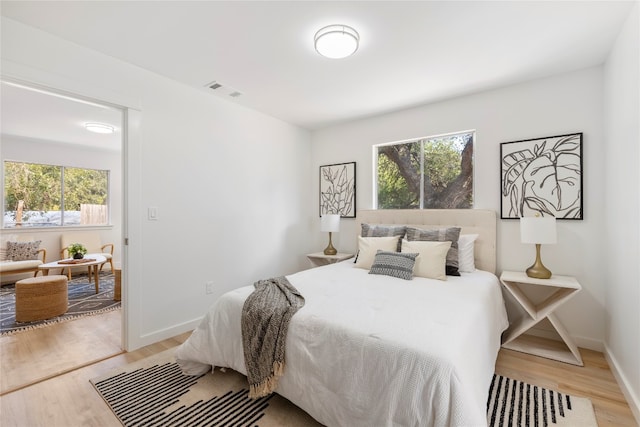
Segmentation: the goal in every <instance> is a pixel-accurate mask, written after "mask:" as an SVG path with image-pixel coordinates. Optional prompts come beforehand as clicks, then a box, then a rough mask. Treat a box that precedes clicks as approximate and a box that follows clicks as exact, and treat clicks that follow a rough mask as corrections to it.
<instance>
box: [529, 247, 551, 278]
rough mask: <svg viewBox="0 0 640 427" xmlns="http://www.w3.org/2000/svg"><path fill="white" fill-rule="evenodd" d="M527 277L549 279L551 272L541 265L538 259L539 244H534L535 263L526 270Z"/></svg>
mask: <svg viewBox="0 0 640 427" xmlns="http://www.w3.org/2000/svg"><path fill="white" fill-rule="evenodd" d="M526 273H527V276H529V277H533V278H535V279H548V278H550V277H551V271H550V270H549V269H548V268H547V267H545V266H544V264H542V260H541V259H540V244H536V262H534V263H533V265H532V266H531V267H529V268H527V270H526Z"/></svg>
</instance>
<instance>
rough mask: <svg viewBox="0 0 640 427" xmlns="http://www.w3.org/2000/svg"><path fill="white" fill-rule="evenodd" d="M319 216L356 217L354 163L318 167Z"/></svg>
mask: <svg viewBox="0 0 640 427" xmlns="http://www.w3.org/2000/svg"><path fill="white" fill-rule="evenodd" d="M319 208H320V209H319V211H320V216H322V215H324V214H340V217H341V218H355V217H356V162H348V163H336V164H333V165H323V166H320V201H319Z"/></svg>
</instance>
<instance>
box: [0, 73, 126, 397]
mask: <svg viewBox="0 0 640 427" xmlns="http://www.w3.org/2000/svg"><path fill="white" fill-rule="evenodd" d="M1 83H2V118H1V119H2V123H1V129H2V134H1V138H2V159H1V160H2V177H3V184H4V179H5V167H4V165H5V161H11V162H24V163H37V164H41V165H58V166H62V167H67V168H68V167H71V168H85V169H94V170H106V171H108V172H109V178H108V197H107V200H108V203H107V206H108V221H106V223H102V224H95V223H94V224H86V223H85V224H81V225H75V226H74V225H73V223H72V222H70V221H72V220H70V219H69V218H71V216H72V215H67V220H65V219H61V220H60V223H59V224H56V223H55V220H51V222H48V223H46V224H43V223H41V224H36V223H28V218H26V220H27V221H23V222H21V224H20V227H16V226H15V221H14V223H13V224H11V221H10V220H7V218H10V215H9V216H7V213H8V212H10V211H11V209H10V207H8V206H5V203H4V201H3V212H2V213H3V224H2V227H3V230H2V233H3V234H8V233H11V234H17V235H21V234H23V235H24V234H30V235H37V238H38V240H41V245H42V247H43V248H45V249H46V250H47V262H50V261H55V260H57V259H60V258H61V255H60V250H61V248H60V236H61V234H62V233H64V232H65V230H66V231H70V230H71V228H73V230H74V231H75V230H78V229H85V230H86V229H90V230H91V231H92V232H96V233H99V234H100V235H101V236H102V237H103V241H108V242H113V243H114V249H115V250H114V255H113V259H114V264H115V266H116V269H119V268H121V265H122V264H123V261H124V256H125V254H124V252H123V249H124V248H123V237H122V236H123V235H124V230H125V227H124V224H125V221H124V218H125V217H124V199H125V196H124V194H125V192H124V188H125V185H124V181H125V180H124V176H125V174H124V168H123V165H124V163H125V162H124V155H123V153H124V152H125V150H124V147H125V144H126V131H125V129H126V116H127V112H126V109H124V108H122V107H119V106H116V105H112V104H109V103H105V102H101V101H98V100H94V99H88V98H85V97H82V96H77V95H74V94H69V93H65V92H63V91H57V90H55V89H50V88H46V87H42V86H39V85H35V84H25V83H23V82H19V81H14V80H11V79H3V80H2V82H1ZM87 124H100V125H104V126H107V127H111V130H112V132H110V133H91V132H90V131H89V130H88V127H87V126H86V125H87ZM105 129H108V128H103V129H102V130H105ZM63 185H64V184H63ZM3 187H4V185H3ZM62 199H63V200H64V196H62ZM26 209H27V210H28V209H29V206H26ZM36 209H37V207H36ZM59 209H60V210H61V212H62V214H61V216H63V217H64V210H65V208H64V204H62V205H61V207H60V208H59ZM53 210H55V208H53ZM53 216H55V215H53ZM14 217H15V215H14ZM14 219H15V218H14ZM7 225H9V228H6V227H7ZM70 227H71V228H70ZM107 265H108V264H107ZM105 270H107V271H109V270H108V267H106V268H105ZM9 279H10V280H12V278H9ZM3 282H5V277H3ZM125 295H126V292H123V293H122V297H123V299H124V297H125ZM123 313H124V310H123V309H120V310H118V311H116V312H109V313H104V314H99V315H93V316H88V317H82V318H78V319H75V320H72V321H69V322H63V323H59V324H55V325H51V326H46V327H44V328H40V329H34V330H31V331H24V332H18V333H15V334H12V335H5V336H2V337H0V347H1V355H2V371H3V372H2V374H3V375H2V377H3V381H2V389H1V390H0V394H4V393H7V392H10V391H12V390H16V389H19V388H22V387H25V386H27V385H30V384H33V383H36V382H39V381H42V380H44V379H47V378H50V377H52V376H55V375H59V374H61V373H64V372H69V371H71V370H74V369H77V368H78V367H81V366H85V365H87V364H91V363H95V362H96V361H98V360H103V359H105V358H108V357H111V356H113V355H114V354H119V353H121V352H122V348H123V337H124V332H123V331H124V330H125V328H124V323H123V318H124V316H123Z"/></svg>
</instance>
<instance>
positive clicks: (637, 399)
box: [604, 344, 640, 425]
mask: <svg viewBox="0 0 640 427" xmlns="http://www.w3.org/2000/svg"><path fill="white" fill-rule="evenodd" d="M604 357H605V359H606V360H607V363H609V368H611V372H613V376H614V377H615V378H616V381H617V382H618V385H619V386H620V390H622V394H624V397H625V399H627V403H628V404H629V408H631V412H633V416H634V417H635V419H636V422H637V423H638V425H640V396H637V395H635V393H634V391H633V390H632V389H631V387H629V381H627V378H626V376H625V375H624V374H623V373H622V370H621V369H620V365H619V364H618V362H617V360H616V358H615V357H614V356H613V354H612V353H611V350H610V349H609V347H608V346H607V345H606V344H604Z"/></svg>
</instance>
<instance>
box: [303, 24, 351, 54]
mask: <svg viewBox="0 0 640 427" xmlns="http://www.w3.org/2000/svg"><path fill="white" fill-rule="evenodd" d="M313 41H314V45H315V48H316V51H317V52H318V53H319V54H320V55H322V56H325V57H327V58H331V59H340V58H346V57H347V56H350V55H353V54H354V53H355V51H356V50H358V45H359V44H360V35H359V34H358V32H357V31H356V30H354V29H353V28H351V27H349V26H347V25H338V24H335V25H327V26H326V27H323V28H320V29H319V30H318V32H317V33H316V35H315V36H314V38H313Z"/></svg>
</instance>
